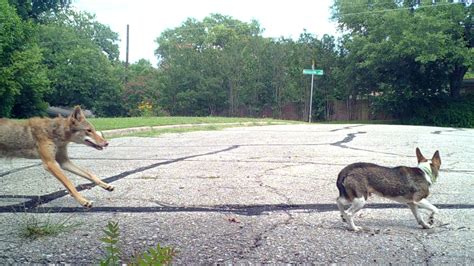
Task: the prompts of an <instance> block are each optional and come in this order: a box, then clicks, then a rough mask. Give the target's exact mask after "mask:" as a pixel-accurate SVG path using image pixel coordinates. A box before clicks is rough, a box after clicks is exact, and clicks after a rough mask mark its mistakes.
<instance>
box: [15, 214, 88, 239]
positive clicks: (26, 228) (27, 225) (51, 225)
mask: <svg viewBox="0 0 474 266" xmlns="http://www.w3.org/2000/svg"><path fill="white" fill-rule="evenodd" d="M47 214H49V213H47ZM39 215H44V214H38V213H34V214H27V217H26V219H22V221H21V223H20V236H21V237H24V238H29V239H37V238H40V237H45V236H56V235H58V234H59V233H62V232H65V231H67V230H70V229H71V228H73V227H77V226H79V223H72V224H71V223H68V221H69V220H70V219H71V217H72V215H70V216H68V217H66V219H64V220H61V221H55V220H54V219H52V217H51V215H47V216H46V218H45V219H42V218H40V217H43V216H39Z"/></svg>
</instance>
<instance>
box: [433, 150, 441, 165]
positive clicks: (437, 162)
mask: <svg viewBox="0 0 474 266" xmlns="http://www.w3.org/2000/svg"><path fill="white" fill-rule="evenodd" d="M431 162H432V163H433V164H434V165H436V166H438V167H439V166H440V165H441V157H440V156H439V151H436V152H435V153H434V154H433V158H432V159H431Z"/></svg>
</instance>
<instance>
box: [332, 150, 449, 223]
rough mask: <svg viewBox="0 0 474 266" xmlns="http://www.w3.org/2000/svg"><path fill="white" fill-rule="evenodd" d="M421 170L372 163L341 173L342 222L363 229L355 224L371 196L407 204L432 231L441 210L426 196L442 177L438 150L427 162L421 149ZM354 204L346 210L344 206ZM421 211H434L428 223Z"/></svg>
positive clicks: (354, 166) (339, 199) (419, 162)
mask: <svg viewBox="0 0 474 266" xmlns="http://www.w3.org/2000/svg"><path fill="white" fill-rule="evenodd" d="M416 157H417V159H418V166H417V167H406V166H398V167H394V168H389V167H384V166H379V165H376V164H372V163H354V164H350V165H348V166H346V167H345V168H344V169H342V170H341V172H340V173H339V176H338V178H337V183H336V185H337V188H338V189H339V197H338V198H337V200H336V202H337V206H338V208H339V211H340V212H341V216H342V220H343V221H345V222H347V223H348V224H349V226H350V228H351V229H352V230H354V231H359V230H361V227H359V226H356V225H355V224H354V219H353V218H354V215H355V214H356V213H357V212H358V211H359V210H361V209H362V207H364V205H365V202H366V200H367V198H368V197H369V196H370V195H371V193H375V194H377V195H379V196H382V197H385V198H389V199H392V200H395V201H397V202H400V203H404V204H407V205H408V207H410V209H411V211H412V212H413V215H415V218H416V220H417V221H418V224H420V225H421V226H422V227H423V228H431V227H432V226H433V223H434V214H436V213H438V209H437V208H436V207H435V206H433V205H432V204H431V203H430V202H428V200H426V197H428V195H429V194H430V191H429V189H430V186H431V185H432V184H433V183H435V182H436V179H437V178H438V173H439V168H440V166H441V158H440V156H439V152H438V151H436V152H435V153H434V155H433V158H432V159H431V160H427V159H426V158H425V157H424V156H423V155H422V154H421V151H420V149H419V148H416ZM349 204H350V205H351V206H350V207H349V208H348V209H347V210H344V205H349ZM419 208H422V209H427V210H429V211H431V214H430V217H429V221H428V223H426V222H425V221H424V220H423V218H422V217H421V214H420V212H419V210H418V209H419Z"/></svg>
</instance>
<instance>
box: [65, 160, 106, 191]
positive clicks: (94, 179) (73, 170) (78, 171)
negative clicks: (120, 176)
mask: <svg viewBox="0 0 474 266" xmlns="http://www.w3.org/2000/svg"><path fill="white" fill-rule="evenodd" d="M60 165H61V168H62V169H64V170H66V171H68V172H71V173H73V174H76V175H78V176H82V177H84V178H86V179H88V180H90V181H92V182H94V183H96V184H97V185H98V186H100V187H101V188H103V189H105V190H108V191H113V190H114V189H115V187H114V186H112V185H110V184H107V183H105V182H104V181H102V180H100V178H98V177H97V176H95V175H94V174H92V173H90V172H88V171H86V170H84V169H82V168H80V167H79V166H77V165H75V164H73V163H72V162H71V161H70V160H65V161H62V162H60Z"/></svg>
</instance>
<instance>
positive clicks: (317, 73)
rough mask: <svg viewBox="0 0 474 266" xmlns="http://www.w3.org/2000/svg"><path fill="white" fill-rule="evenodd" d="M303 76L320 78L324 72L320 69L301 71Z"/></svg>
mask: <svg viewBox="0 0 474 266" xmlns="http://www.w3.org/2000/svg"><path fill="white" fill-rule="evenodd" d="M303 74H305V75H318V76H321V75H323V74H324V71H323V70H322V69H303Z"/></svg>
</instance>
